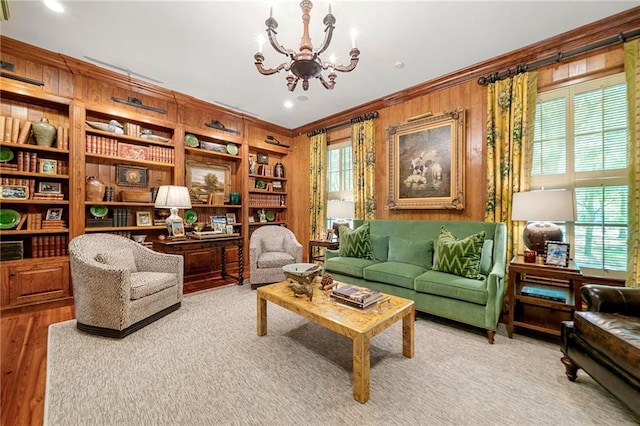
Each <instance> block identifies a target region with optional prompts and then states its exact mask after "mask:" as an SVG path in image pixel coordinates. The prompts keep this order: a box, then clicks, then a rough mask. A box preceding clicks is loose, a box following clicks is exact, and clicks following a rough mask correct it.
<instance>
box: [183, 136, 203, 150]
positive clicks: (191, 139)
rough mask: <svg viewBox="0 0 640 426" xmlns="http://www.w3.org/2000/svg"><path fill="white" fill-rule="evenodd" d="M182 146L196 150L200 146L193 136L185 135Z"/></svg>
mask: <svg viewBox="0 0 640 426" xmlns="http://www.w3.org/2000/svg"><path fill="white" fill-rule="evenodd" d="M184 144H185V145H187V146H190V147H191V148H197V147H198V145H200V142H198V138H197V137H196V136H195V135H192V134H191V133H187V134H186V135H184Z"/></svg>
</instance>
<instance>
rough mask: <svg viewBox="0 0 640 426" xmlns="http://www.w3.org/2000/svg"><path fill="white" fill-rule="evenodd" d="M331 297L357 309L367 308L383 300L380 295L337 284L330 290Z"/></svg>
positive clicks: (371, 291)
mask: <svg viewBox="0 0 640 426" xmlns="http://www.w3.org/2000/svg"><path fill="white" fill-rule="evenodd" d="M331 297H333V298H334V299H336V300H337V301H339V302H346V303H348V304H350V305H353V306H357V307H359V308H363V309H364V308H367V307H369V306H371V305H373V304H374V303H376V302H378V301H380V300H381V299H382V298H383V295H382V293H380V292H379V291H377V290H372V289H370V288H366V287H361V286H357V285H353V284H339V285H337V286H336V287H334V288H333V289H332V290H331Z"/></svg>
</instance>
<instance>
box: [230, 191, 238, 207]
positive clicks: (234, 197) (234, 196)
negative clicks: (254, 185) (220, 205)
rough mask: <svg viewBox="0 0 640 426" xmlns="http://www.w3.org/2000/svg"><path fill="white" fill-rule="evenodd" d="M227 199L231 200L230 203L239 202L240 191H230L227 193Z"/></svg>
mask: <svg viewBox="0 0 640 426" xmlns="http://www.w3.org/2000/svg"><path fill="white" fill-rule="evenodd" d="M229 201H230V202H231V204H235V205H237V204H240V193H239V192H232V193H230V194H229Z"/></svg>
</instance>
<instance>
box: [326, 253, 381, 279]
mask: <svg viewBox="0 0 640 426" xmlns="http://www.w3.org/2000/svg"><path fill="white" fill-rule="evenodd" d="M375 263H376V261H375V260H367V259H360V258H357V257H332V258H331V259H327V260H326V261H325V262H324V271H325V272H337V273H339V274H342V275H349V276H352V277H358V278H362V274H363V272H362V270H363V269H364V268H366V267H367V266H371V265H374V264H375Z"/></svg>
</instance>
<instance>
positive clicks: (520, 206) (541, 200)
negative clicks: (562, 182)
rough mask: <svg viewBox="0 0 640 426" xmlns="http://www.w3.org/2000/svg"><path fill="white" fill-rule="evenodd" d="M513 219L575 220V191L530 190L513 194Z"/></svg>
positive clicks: (542, 220)
mask: <svg viewBox="0 0 640 426" xmlns="http://www.w3.org/2000/svg"><path fill="white" fill-rule="evenodd" d="M511 220H524V221H537V222H545V221H548V222H554V221H565V222H566V221H573V220H575V213H574V208H573V191H566V190H558V191H530V192H516V193H515V194H513V204H512V206H511Z"/></svg>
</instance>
